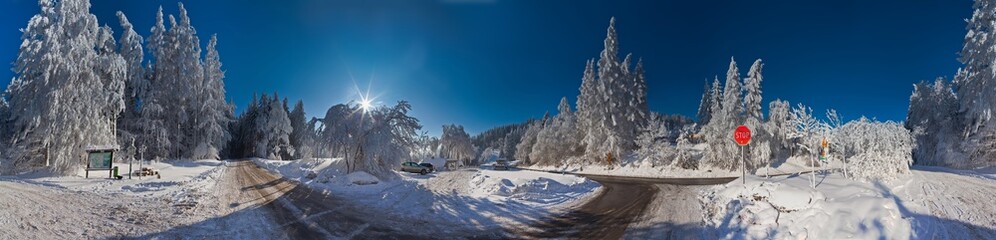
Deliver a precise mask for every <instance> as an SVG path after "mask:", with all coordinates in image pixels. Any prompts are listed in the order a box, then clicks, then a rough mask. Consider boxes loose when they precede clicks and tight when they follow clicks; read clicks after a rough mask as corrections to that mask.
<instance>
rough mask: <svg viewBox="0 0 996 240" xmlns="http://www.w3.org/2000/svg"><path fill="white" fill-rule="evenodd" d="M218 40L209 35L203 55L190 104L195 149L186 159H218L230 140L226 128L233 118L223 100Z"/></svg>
mask: <svg viewBox="0 0 996 240" xmlns="http://www.w3.org/2000/svg"><path fill="white" fill-rule="evenodd" d="M217 44H218V37H217V36H216V35H212V36H211V40H210V41H209V42H208V45H207V54H206V55H205V56H204V71H203V72H204V76H203V81H202V83H201V85H200V86H199V87H198V88H199V91H198V92H199V94H197V95H196V96H194V97H195V99H196V100H195V101H193V102H191V105H192V106H191V107H192V108H193V110H194V111H193V112H194V114H193V115H192V116H193V118H194V119H195V121H194V122H195V123H196V124H197V125H195V126H194V129H195V130H196V131H195V132H194V134H193V139H195V140H194V141H195V146H196V147H195V148H194V149H193V151H192V152H190V157H192V158H196V159H219V158H220V154H219V152H220V151H221V149H222V148H223V146H224V144H225V143H227V142H228V141H229V140H230V139H231V135H230V134H229V132H228V129H227V126H228V124H229V123H230V122H232V115H234V114H233V113H232V112H233V109H232V107H231V106H230V105H229V104H228V102H226V101H225V83H224V78H225V72H224V71H222V70H221V59H220V56H219V54H218V50H217V48H216V46H217Z"/></svg>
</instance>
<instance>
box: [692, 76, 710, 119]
mask: <svg viewBox="0 0 996 240" xmlns="http://www.w3.org/2000/svg"><path fill="white" fill-rule="evenodd" d="M711 101H712V89H710V88H709V80H708V79H707V80H705V81H702V99H701V100H699V111H698V113H697V114H695V117H696V118H698V120H699V121H698V123H699V126H705V125H706V124H709V118H710V117H711V115H712V113H711V112H709V110H710V109H709V108H710V107H712V102H711Z"/></svg>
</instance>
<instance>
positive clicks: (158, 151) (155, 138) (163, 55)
mask: <svg viewBox="0 0 996 240" xmlns="http://www.w3.org/2000/svg"><path fill="white" fill-rule="evenodd" d="M150 31H151V34H150V35H149V38H148V39H147V40H148V41H146V48H147V49H148V50H149V53H151V54H152V57H151V58H152V60H151V63H150V64H149V65H147V67H146V69H145V72H146V75H145V79H147V80H148V83H147V85H146V89H145V90H143V91H139V92H137V95H138V98H139V99H141V100H140V102H141V107H140V108H139V115H140V118H139V121H138V126H137V128H138V129H140V130H139V132H140V133H139V140H138V141H137V142H139V143H140V144H141V145H142V146H141V147H139V149H140V150H139V152H141V153H142V154H141V155H143V156H142V157H144V158H145V159H156V158H160V159H161V158H166V157H167V156H168V155H169V154H170V150H171V149H173V146H174V145H177V143H174V142H173V141H172V139H171V138H170V132H169V130H168V129H167V128H166V126H167V123H168V122H169V121H170V119H169V117H170V115H172V114H175V113H170V112H167V111H166V107H165V105H168V104H170V102H169V101H168V99H167V96H164V95H169V94H170V90H168V89H164V88H165V87H168V85H166V80H167V79H166V77H168V75H167V74H163V73H166V72H168V67H170V66H173V65H172V64H169V63H168V59H169V58H168V56H167V53H171V52H172V51H167V50H168V49H167V47H168V46H170V44H171V43H170V42H168V41H167V40H168V39H167V36H166V26H165V25H164V24H163V8H162V7H159V10H158V11H157V12H156V22H155V24H153V25H152V28H151V29H150ZM153 63H154V64H153ZM142 149H144V150H145V151H142Z"/></svg>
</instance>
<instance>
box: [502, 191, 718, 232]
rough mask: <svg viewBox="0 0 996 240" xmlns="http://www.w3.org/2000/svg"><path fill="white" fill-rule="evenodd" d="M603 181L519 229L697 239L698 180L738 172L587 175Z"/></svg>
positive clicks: (525, 230)
mask: <svg viewBox="0 0 996 240" xmlns="http://www.w3.org/2000/svg"><path fill="white" fill-rule="evenodd" d="M583 176H585V177H587V178H589V179H592V180H594V181H596V182H598V183H600V184H602V186H603V187H604V189H603V190H602V191H600V192H599V195H597V196H595V197H594V198H592V199H591V200H589V201H587V202H585V203H584V204H583V205H580V206H579V207H577V208H575V209H573V210H571V211H568V212H566V213H564V214H560V215H557V216H551V217H549V218H546V219H543V220H541V221H537V222H535V223H533V224H532V226H530V227H529V228H525V229H523V230H519V231H517V232H518V233H519V234H522V235H524V236H527V237H534V238H562V237H567V238H592V239H619V238H624V237H625V238H635V239H647V238H659V237H662V236H678V237H688V238H690V239H697V238H698V237H697V236H700V233H701V227H699V226H701V224H700V223H701V216H702V214H701V212H700V209H699V208H698V207H697V205H698V200H697V199H698V190H699V189H700V188H701V186H700V185H712V184H722V183H726V182H729V181H732V180H734V179H735V178H641V177H620V176H603V175H583Z"/></svg>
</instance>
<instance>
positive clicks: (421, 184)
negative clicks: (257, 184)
mask: <svg viewBox="0 0 996 240" xmlns="http://www.w3.org/2000/svg"><path fill="white" fill-rule="evenodd" d="M254 161H255V162H256V163H257V164H258V165H260V166H263V167H265V168H267V169H269V170H270V171H273V172H276V173H279V174H281V175H283V176H284V177H285V178H287V179H291V180H294V181H299V182H301V183H304V184H306V185H308V186H310V187H312V188H316V189H324V190H327V191H329V192H330V193H331V194H332V195H336V196H339V197H342V198H344V199H350V201H354V202H355V203H357V204H360V205H364V206H370V210H371V211H381V212H383V214H385V215H389V216H391V217H393V218H399V219H408V220H410V221H413V222H417V223H422V224H419V225H427V226H429V228H430V229H427V230H429V232H439V233H447V232H452V231H461V230H464V229H467V228H471V229H479V230H494V229H496V228H501V227H503V226H507V225H508V224H522V223H528V222H530V221H533V220H536V219H539V218H540V217H544V216H547V215H549V214H551V213H553V212H556V211H560V210H562V209H565V208H566V207H568V206H571V205H572V204H576V203H580V202H584V201H583V199H585V198H586V197H590V196H594V195H595V194H594V193H595V192H596V191H597V190H598V189H599V187H600V186H599V184H598V183H595V182H593V181H591V180H588V179H586V178H583V177H577V176H573V175H563V174H552V173H544V172H533V171H519V170H512V171H493V170H486V169H477V168H464V169H458V170H454V171H438V172H435V173H430V174H428V175H419V174H414V173H404V172H399V173H397V174H398V178H397V179H378V178H376V177H374V176H371V175H370V174H366V173H365V172H354V173H350V174H345V171H343V169H345V168H344V166H343V164H342V163H341V161H339V159H315V160H297V161H277V160H264V159H254ZM579 200H580V201H579Z"/></svg>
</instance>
